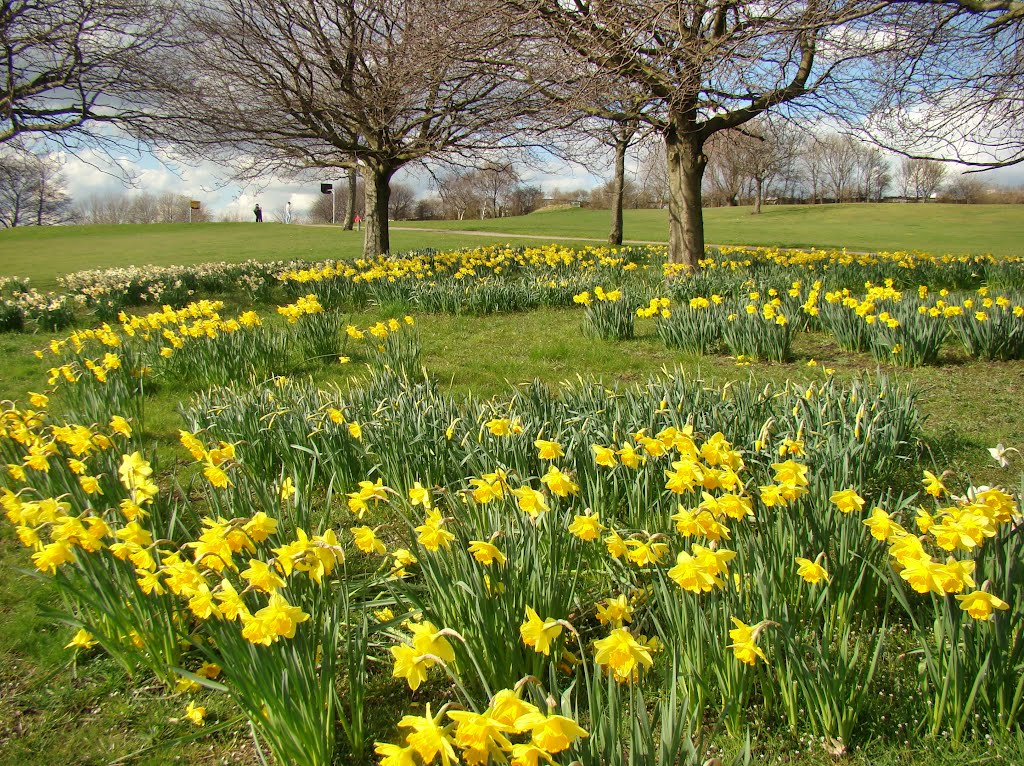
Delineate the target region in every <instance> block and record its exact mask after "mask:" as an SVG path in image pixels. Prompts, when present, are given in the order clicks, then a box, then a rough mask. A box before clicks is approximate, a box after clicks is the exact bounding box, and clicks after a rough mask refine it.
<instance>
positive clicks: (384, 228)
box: [363, 165, 395, 258]
mask: <svg viewBox="0 0 1024 766" xmlns="http://www.w3.org/2000/svg"><path fill="white" fill-rule="evenodd" d="M394 172H395V171H394V169H392V168H380V167H376V168H375V167H371V166H369V165H365V166H364V167H363V194H364V195H365V200H366V216H365V220H364V221H363V223H364V224H365V232H364V234H363V257H364V258H375V257H377V256H378V255H387V254H388V253H389V252H391V242H390V240H389V237H388V204H389V203H390V202H391V176H392V175H394Z"/></svg>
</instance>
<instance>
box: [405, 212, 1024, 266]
mask: <svg viewBox="0 0 1024 766" xmlns="http://www.w3.org/2000/svg"><path fill="white" fill-rule="evenodd" d="M609 224H610V218H609V212H608V211H607V210H582V209H579V210H554V211H550V212H545V211H538V212H536V213H532V214H531V215H527V216H520V217H517V218H499V219H497V220H495V219H487V220H483V221H477V220H473V221H422V222H405V221H403V222H402V223H400V224H396V225H400V226H403V227H407V226H408V227H414V226H415V227H420V228H437V229H440V228H443V229H455V230H464V231H500V232H507V233H509V234H546V235H548V236H551V237H598V238H604V237H606V236H607V234H608V228H609ZM623 227H624V235H625V238H626V239H632V240H645V241H653V242H665V241H667V239H668V213H667V211H665V210H627V211H625V213H624V216H623ZM704 227H705V231H704V233H705V236H706V238H707V241H708V242H709V243H714V244H723V245H777V246H780V247H812V246H813V247H828V248H843V247H845V248H849V249H850V250H868V251H878V250H921V251H925V252H930V253H992V254H994V255H1024V205H946V204H939V203H927V204H897V203H883V204H869V203H859V204H846V205H766V206H765V207H764V208H763V212H762V213H761V214H760V215H753V213H752V208H750V207H720V208H707V209H706V210H705V211H704Z"/></svg>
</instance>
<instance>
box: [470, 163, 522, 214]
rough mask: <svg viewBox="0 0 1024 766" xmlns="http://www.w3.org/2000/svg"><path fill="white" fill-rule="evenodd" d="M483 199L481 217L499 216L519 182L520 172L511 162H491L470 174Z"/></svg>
mask: <svg viewBox="0 0 1024 766" xmlns="http://www.w3.org/2000/svg"><path fill="white" fill-rule="evenodd" d="M469 177H470V178H471V179H472V183H473V185H474V186H475V187H476V189H477V191H478V192H479V197H480V199H481V200H482V201H483V204H482V205H481V207H480V217H481V218H484V217H485V216H487V215H490V217H491V218H499V217H501V215H502V209H503V207H504V203H505V201H506V200H507V199H508V196H509V195H510V194H511V193H512V190H513V189H515V188H516V185H517V184H518V183H519V173H518V172H516V169H515V168H514V167H513V166H512V164H511V163H507V162H505V163H500V162H489V163H487V164H486V165H484V166H483V167H481V168H479V169H477V170H475V171H473V172H472V173H470V174H469Z"/></svg>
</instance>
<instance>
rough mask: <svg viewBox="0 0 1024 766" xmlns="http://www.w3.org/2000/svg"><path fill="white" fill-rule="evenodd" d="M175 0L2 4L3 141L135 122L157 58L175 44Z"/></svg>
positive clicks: (65, 135)
mask: <svg viewBox="0 0 1024 766" xmlns="http://www.w3.org/2000/svg"><path fill="white" fill-rule="evenodd" d="M173 11H174V9H173V6H172V5H171V0H166V2H165V0H6V1H5V2H3V3H2V4H0V51H2V60H0V143H4V142H7V141H10V140H11V139H14V138H15V137H18V136H25V137H31V136H49V137H57V138H60V139H61V140H62V141H64V142H65V143H69V142H71V143H73V142H74V141H75V140H76V139H83V138H85V139H88V138H95V137H96V133H95V130H94V129H95V128H97V127H98V125H100V124H102V123H107V124H112V125H115V126H118V127H126V126H130V125H132V124H134V123H135V122H136V121H137V120H138V118H139V117H140V115H141V112H140V109H141V107H142V102H143V101H144V100H145V96H146V93H147V91H148V85H147V83H148V80H149V70H150V68H151V66H152V64H153V61H154V58H155V57H159V56H160V55H161V54H162V52H164V51H165V50H166V49H167V46H169V45H170V44H171V38H170V35H169V34H168V31H169V28H170V23H169V22H170V20H171V18H172V15H173Z"/></svg>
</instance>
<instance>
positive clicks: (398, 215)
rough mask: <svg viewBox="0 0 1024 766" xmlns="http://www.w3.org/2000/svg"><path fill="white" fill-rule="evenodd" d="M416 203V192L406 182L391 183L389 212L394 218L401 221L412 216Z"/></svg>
mask: <svg viewBox="0 0 1024 766" xmlns="http://www.w3.org/2000/svg"><path fill="white" fill-rule="evenodd" d="M415 204H416V192H415V191H414V190H413V188H412V187H411V186H408V185H406V184H399V183H393V184H391V200H390V204H389V207H388V214H389V215H390V216H391V218H392V220H395V221H401V220H404V219H406V218H410V217H411V216H412V212H413V206H414V205H415Z"/></svg>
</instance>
